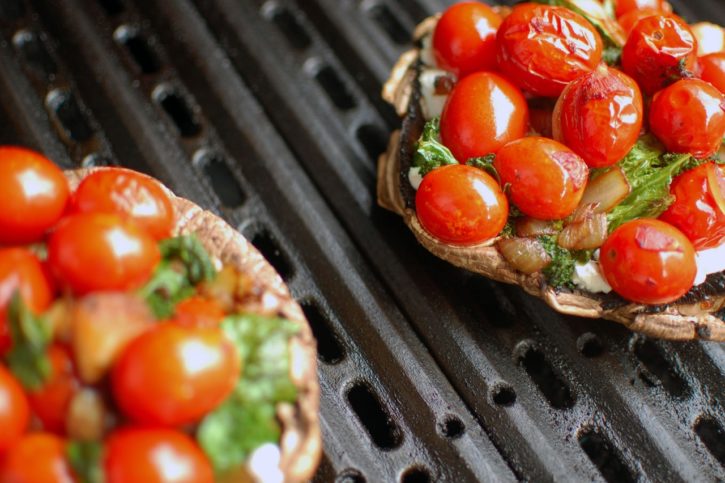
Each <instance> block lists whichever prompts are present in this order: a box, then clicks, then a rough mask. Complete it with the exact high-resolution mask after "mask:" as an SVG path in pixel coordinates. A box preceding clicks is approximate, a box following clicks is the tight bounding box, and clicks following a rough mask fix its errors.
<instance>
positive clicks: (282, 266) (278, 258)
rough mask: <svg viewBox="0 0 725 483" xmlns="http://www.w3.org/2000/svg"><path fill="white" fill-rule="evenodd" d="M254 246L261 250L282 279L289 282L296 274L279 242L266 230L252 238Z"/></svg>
mask: <svg viewBox="0 0 725 483" xmlns="http://www.w3.org/2000/svg"><path fill="white" fill-rule="evenodd" d="M252 245H254V246H255V247H256V248H257V250H259V251H260V252H261V253H262V255H264V258H266V259H267V261H268V262H269V263H271V264H272V266H273V267H274V268H275V269H276V270H277V273H279V275H280V277H282V278H283V279H284V280H288V279H289V278H290V277H291V276H292V274H293V273H294V271H293V269H292V265H291V264H290V262H289V260H288V259H287V256H286V255H285V254H284V253H283V252H282V249H281V248H280V247H279V244H278V243H277V240H275V239H274V237H272V235H271V234H270V233H269V231H267V230H266V229H262V230H260V231H259V232H258V233H257V234H256V235H254V237H253V238H252Z"/></svg>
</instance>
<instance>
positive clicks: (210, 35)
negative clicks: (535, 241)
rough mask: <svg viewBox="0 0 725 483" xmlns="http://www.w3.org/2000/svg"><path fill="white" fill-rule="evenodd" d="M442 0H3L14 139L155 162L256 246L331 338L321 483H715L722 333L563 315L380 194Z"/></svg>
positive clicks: (2, 116)
mask: <svg viewBox="0 0 725 483" xmlns="http://www.w3.org/2000/svg"><path fill="white" fill-rule="evenodd" d="M447 3H449V2H445V1H437V0H400V1H398V2H395V1H392V0H389V1H386V0H362V1H354V0H298V1H292V0H270V1H262V0H244V1H242V0H197V1H190V0H175V1H167V0H137V1H135V2H132V1H130V0H57V1H50V0H47V1H33V2H23V1H21V0H0V39H1V41H2V44H1V45H0V126H1V127H0V142H1V143H13V144H23V145H27V146H31V147H34V148H36V149H39V150H42V151H43V152H45V153H46V154H47V155H48V156H50V157H51V158H52V159H54V160H56V161H57V162H58V163H59V164H60V165H62V166H63V167H75V166H81V165H99V164H121V165H125V166H130V167H133V168H136V169H140V170H143V171H146V172H149V173H151V174H153V175H155V176H157V177H158V178H160V179H161V180H162V181H164V182H165V183H167V184H168V185H169V186H170V187H171V188H173V189H174V190H175V191H176V192H177V193H178V194H180V195H182V196H185V197H188V198H190V199H192V200H194V201H196V202H197V203H199V204H201V205H203V206H205V207H207V208H210V209H212V210H214V211H216V212H217V213H220V214H221V215H222V216H224V217H225V218H226V219H227V220H228V221H229V222H230V223H232V224H233V225H234V226H237V227H238V228H239V229H240V230H241V231H242V232H243V233H244V234H245V235H246V236H247V237H248V238H250V239H251V240H252V241H253V242H254V244H255V245H256V246H257V247H258V248H260V249H261V251H262V252H263V253H264V254H265V255H266V256H267V257H268V258H269V259H270V261H271V262H272V263H273V264H274V265H275V266H276V268H277V269H278V270H279V271H280V273H281V274H282V275H283V276H284V278H285V280H286V281H287V282H288V284H289V285H290V287H291V289H292V291H293V293H294V294H295V296H296V297H297V298H298V299H299V300H301V301H302V303H303V305H304V307H305V312H306V313H307V315H308V317H309V318H310V320H311V322H312V324H313V328H314V331H315V333H316V335H317V337H318V340H319V347H320V350H319V358H320V362H321V363H320V370H319V375H320V384H321V386H322V429H323V435H324V442H325V456H324V459H323V462H322V466H321V468H320V470H319V473H318V477H317V480H319V481H338V482H352V483H359V482H364V481H368V482H378V481H402V482H405V483H415V482H425V481H454V482H459V481H473V480H476V479H478V480H501V481H512V480H531V481H547V480H557V481H589V480H593V481H601V480H603V479H604V480H608V481H636V480H639V481H718V480H719V481H723V479H725V469H724V465H725V434H724V433H723V428H724V427H725V410H724V408H723V404H724V403H725V384H723V381H724V380H725V379H724V376H725V347H724V346H723V345H718V344H712V343H684V344H672V343H663V342H658V341H653V340H648V339H645V338H642V337H639V336H637V335H634V334H631V333H629V332H627V331H626V330H624V329H622V328H620V327H619V326H616V325H615V324H613V323H610V322H604V321H598V320H583V319H576V318H573V317H562V316H559V315H556V314H555V313H553V312H552V311H551V310H550V309H548V308H547V307H545V305H544V304H543V303H542V302H539V301H538V300H535V299H532V298H531V297H528V296H526V295H525V294H523V293H522V292H521V291H520V290H519V289H517V288H515V287H509V286H504V285H499V284H496V283H491V282H489V281H486V280H483V279H481V278H479V277H474V276H471V275H470V274H467V273H465V272H463V271H461V270H457V269H455V268H452V267H450V266H448V265H446V264H445V263H443V262H441V261H439V260H437V259H435V258H434V257H433V256H431V255H429V254H428V253H427V252H425V251H424V250H423V249H422V248H420V247H419V246H418V245H417V243H416V242H415V240H414V238H413V237H412V235H410V234H409V233H408V232H407V230H406V229H405V228H404V226H403V224H402V223H401V222H400V220H399V219H398V218H397V217H396V216H394V215H392V214H389V213H387V212H385V211H384V210H382V209H380V208H378V207H376V206H375V200H374V184H375V159H376V157H377V155H378V154H379V153H380V152H381V151H382V150H383V149H384V147H385V144H386V142H387V136H388V133H389V131H390V130H392V129H394V128H396V127H398V120H397V119H396V117H395V115H394V113H393V112H392V110H391V109H390V108H389V107H388V106H386V105H385V104H384V103H383V102H382V101H381V100H380V98H379V91H380V88H381V84H382V82H383V81H384V80H385V78H386V76H387V73H388V70H389V68H390V67H391V65H392V63H393V62H394V61H395V59H396V58H397V56H398V55H399V54H400V53H401V52H402V51H403V50H404V49H406V48H407V47H408V39H409V36H410V33H411V31H412V28H413V26H414V25H415V23H416V22H418V21H420V20H422V19H423V18H424V17H425V16H427V15H428V14H430V13H432V12H434V11H437V10H441V9H442V8H443V7H445V5H446V4H447ZM673 3H675V4H676V7H677V9H678V11H679V12H680V13H681V14H682V15H683V16H685V17H686V18H687V19H688V20H696V19H698V18H710V19H712V20H714V21H718V22H719V23H721V24H725V5H723V3H721V0H698V1H690V2H673Z"/></svg>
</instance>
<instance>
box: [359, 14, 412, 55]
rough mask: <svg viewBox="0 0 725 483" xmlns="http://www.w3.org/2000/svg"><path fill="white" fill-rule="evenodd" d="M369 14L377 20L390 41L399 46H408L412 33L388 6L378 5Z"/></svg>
mask: <svg viewBox="0 0 725 483" xmlns="http://www.w3.org/2000/svg"><path fill="white" fill-rule="evenodd" d="M368 13H369V14H370V17H372V19H373V20H375V21H376V22H377V23H378V25H380V28H382V29H383V30H385V33H387V34H388V37H390V40H392V41H393V42H395V43H396V44H398V45H404V44H407V43H408V41H409V40H410V33H408V31H407V30H406V29H405V27H403V25H402V24H401V23H400V22H399V21H398V19H397V18H396V17H395V15H393V12H391V11H390V8H388V6H387V5H383V4H378V5H375V6H374V7H372V8H371V9H370V10H369V11H368Z"/></svg>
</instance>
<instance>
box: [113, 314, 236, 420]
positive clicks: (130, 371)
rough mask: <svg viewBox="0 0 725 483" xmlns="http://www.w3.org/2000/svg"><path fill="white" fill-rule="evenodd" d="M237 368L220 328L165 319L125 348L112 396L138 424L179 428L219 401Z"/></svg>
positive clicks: (233, 352)
mask: <svg viewBox="0 0 725 483" xmlns="http://www.w3.org/2000/svg"><path fill="white" fill-rule="evenodd" d="M240 372H241V361H240V358H239V354H238V353H237V350H236V348H235V347H234V345H232V343H231V342H230V341H229V340H228V339H227V338H226V337H225V336H224V333H223V332H222V331H221V330H220V329H209V328H192V327H182V326H179V325H176V324H171V323H164V324H161V325H159V326H157V327H155V328H154V329H152V330H150V331H148V332H146V333H144V334H142V335H140V336H139V337H137V338H136V339H134V340H133V341H131V343H130V344H128V345H127V346H126V348H125V349H124V351H123V353H122V354H121V357H120V358H119V359H118V361H117V362H116V364H115V366H114V368H113V372H112V381H113V394H114V396H115V398H116V402H117V403H118V405H119V407H120V408H121V410H122V411H123V413H124V414H126V415H127V416H128V417H129V418H131V419H132V420H134V421H136V422H139V423H145V424H160V425H165V426H178V425H181V424H186V423H192V422H195V421H198V420H199V419H201V417H202V416H204V415H205V414H206V413H208V412H209V411H211V410H213V409H214V408H215V407H216V406H218V405H219V404H221V403H222V401H224V399H225V398H226V397H227V396H228V395H229V393H230V392H231V391H232V389H234V386H235V385H236V382H237V379H238V378H239V375H240Z"/></svg>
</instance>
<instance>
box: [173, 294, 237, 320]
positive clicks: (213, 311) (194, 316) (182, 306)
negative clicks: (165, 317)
mask: <svg viewBox="0 0 725 483" xmlns="http://www.w3.org/2000/svg"><path fill="white" fill-rule="evenodd" d="M222 319H224V310H223V309H222V307H221V306H220V305H219V303H218V302H217V301H216V300H212V299H208V298H204V297H199V296H194V297H190V298H188V299H186V300H182V301H181V302H179V303H178V304H176V308H175V309H174V317H173V319H172V321H173V322H174V323H176V324H179V325H183V326H186V327H218V326H219V323H220V322H221V321H222Z"/></svg>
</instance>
